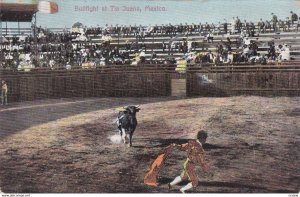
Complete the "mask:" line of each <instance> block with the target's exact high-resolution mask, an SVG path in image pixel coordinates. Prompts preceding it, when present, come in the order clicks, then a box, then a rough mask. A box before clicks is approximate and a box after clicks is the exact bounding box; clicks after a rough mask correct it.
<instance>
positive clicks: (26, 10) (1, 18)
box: [0, 2, 38, 67]
mask: <svg viewBox="0 0 300 197" xmlns="http://www.w3.org/2000/svg"><path fill="white" fill-rule="evenodd" d="M0 10H1V13H0V47H1V48H0V51H1V54H0V60H1V61H0V62H1V63H0V64H2V63H3V62H4V60H3V58H4V50H3V48H2V47H3V42H5V41H8V40H6V39H4V36H3V33H4V32H5V35H8V28H7V23H9V22H17V23H18V29H17V32H18V34H19V35H20V22H30V23H32V27H31V31H33V35H34V45H33V48H34V50H33V51H34V54H35V56H37V28H36V13H37V12H38V5H37V4H28V5H27V4H16V3H2V2H0ZM3 22H5V24H6V28H5V29H4V28H3V27H2V25H3ZM14 31H15V29H14ZM11 33H16V32H11ZM22 33H24V32H23V31H22ZM27 33H29V32H27ZM10 63H12V62H10ZM3 66H4V65H0V67H3Z"/></svg>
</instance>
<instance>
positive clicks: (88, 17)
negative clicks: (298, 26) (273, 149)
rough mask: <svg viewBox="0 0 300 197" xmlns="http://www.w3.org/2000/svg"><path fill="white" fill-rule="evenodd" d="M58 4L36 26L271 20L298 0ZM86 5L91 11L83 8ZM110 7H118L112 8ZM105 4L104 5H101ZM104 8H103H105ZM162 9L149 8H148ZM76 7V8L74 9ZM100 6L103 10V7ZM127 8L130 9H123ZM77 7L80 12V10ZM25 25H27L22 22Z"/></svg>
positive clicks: (75, 0)
mask: <svg viewBox="0 0 300 197" xmlns="http://www.w3.org/2000/svg"><path fill="white" fill-rule="evenodd" d="M2 1H4V2H23V3H30V2H32V0H2ZM52 1H53V2H56V3H57V4H58V6H59V13H57V14H52V15H47V14H41V13H39V14H38V21H37V22H38V25H41V26H43V27H45V26H47V27H71V26H72V24H74V23H75V22H81V23H83V24H85V25H87V26H96V25H100V26H104V25H105V24H109V25H110V24H113V25H115V24H119V25H129V24H131V25H134V24H137V25H138V24H143V25H148V24H166V23H172V24H179V23H185V22H187V23H199V22H202V23H204V22H214V23H217V22H219V21H221V22H223V21H224V19H227V20H229V21H230V20H231V18H232V17H233V16H239V17H240V18H241V19H247V20H252V21H257V20H259V19H260V18H263V19H270V18H271V13H272V12H274V13H276V14H277V16H278V17H279V18H282V19H283V18H285V17H287V16H289V12H290V11H294V12H296V13H297V14H298V15H300V7H299V6H298V0H52ZM83 6H88V7H89V8H91V9H95V10H94V12H89V11H82V10H83V9H84V10H86V9H87V7H83ZM112 6H114V8H119V10H117V9H112ZM103 7H104V8H103ZM105 7H106V10H105ZM150 7H151V8H153V7H154V8H156V7H159V8H160V9H161V8H163V9H164V10H163V11H162V10H158V11H149V9H148V8H150ZM76 8H77V10H76ZM102 8H103V9H104V10H102ZM125 8H126V9H127V8H130V9H133V10H132V11H125V10H124V9H125ZM79 9H80V10H81V11H79ZM22 26H26V24H22Z"/></svg>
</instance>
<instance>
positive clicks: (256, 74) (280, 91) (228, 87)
mask: <svg viewBox="0 0 300 197" xmlns="http://www.w3.org/2000/svg"><path fill="white" fill-rule="evenodd" d="M237 95H256V96H300V70H298V71H293V72H285V71H284V70H283V71H275V72H272V71H252V72H219V73H218V72H216V73H207V72H202V73H201V72H188V73H187V96H216V97H218V96H237Z"/></svg>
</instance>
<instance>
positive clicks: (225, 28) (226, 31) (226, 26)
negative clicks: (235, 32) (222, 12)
mask: <svg viewBox="0 0 300 197" xmlns="http://www.w3.org/2000/svg"><path fill="white" fill-rule="evenodd" d="M224 32H225V34H227V33H228V25H227V22H225V23H224Z"/></svg>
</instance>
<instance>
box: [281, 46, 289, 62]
mask: <svg viewBox="0 0 300 197" xmlns="http://www.w3.org/2000/svg"><path fill="white" fill-rule="evenodd" d="M280 56H281V60H283V61H289V60H291V54H290V48H289V47H288V45H287V44H285V45H284V46H283V47H282V50H281V54H280Z"/></svg>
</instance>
